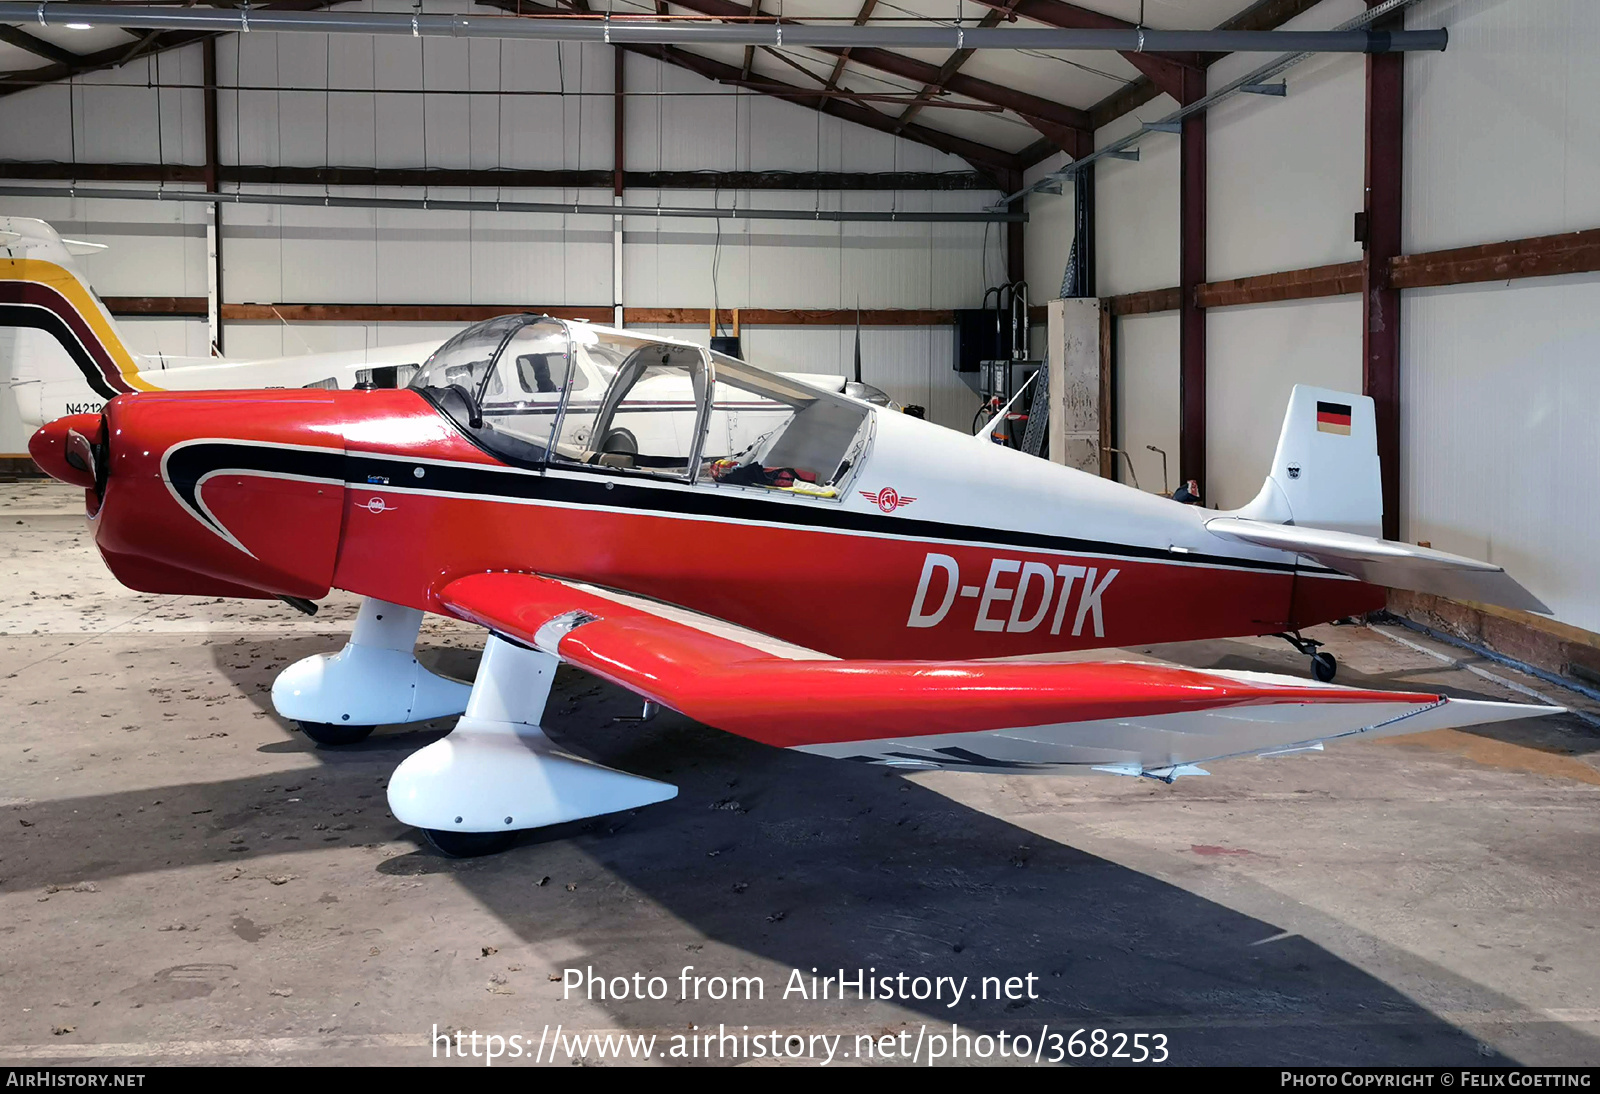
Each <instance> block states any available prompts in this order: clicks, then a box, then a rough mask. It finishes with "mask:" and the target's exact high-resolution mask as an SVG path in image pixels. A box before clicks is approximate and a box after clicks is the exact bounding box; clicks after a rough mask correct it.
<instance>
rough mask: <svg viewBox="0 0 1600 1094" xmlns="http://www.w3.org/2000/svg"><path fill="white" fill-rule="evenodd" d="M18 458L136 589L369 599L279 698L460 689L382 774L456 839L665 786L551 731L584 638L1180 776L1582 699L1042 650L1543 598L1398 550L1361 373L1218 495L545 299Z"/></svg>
mask: <svg viewBox="0 0 1600 1094" xmlns="http://www.w3.org/2000/svg"><path fill="white" fill-rule="evenodd" d="M596 378H603V383H600V382H598V381H597V380H596ZM684 390H688V391H692V392H693V393H694V397H693V400H692V401H690V402H688V403H687V404H686V402H685V400H684V399H683V398H682V397H681V395H680V394H678V393H680V392H682V391H684ZM30 451H31V453H32V454H33V457H34V459H35V460H37V461H38V463H39V464H40V466H41V467H43V468H44V469H45V470H47V471H48V472H49V473H50V474H52V475H54V476H55V477H56V478H58V479H62V480H64V481H66V482H70V483H75V484H78V485H80V486H82V487H83V488H84V489H85V491H86V497H87V505H88V511H89V519H90V524H91V527H92V528H93V531H94V536H95V541H96V543H97V545H98V547H99V549H100V552H101V554H102V556H103V557H104V558H105V560H106V563H107V564H108V565H109V566H110V568H111V570H112V572H113V573H114V574H115V575H116V576H117V578H118V579H119V580H121V581H122V582H123V583H124V584H126V585H128V586H130V587H132V588H134V589H137V590H140V591H144V592H153V593H183V594H195V595H202V596H239V597H258V598H266V597H279V598H282V599H284V600H286V601H288V602H290V603H293V604H295V605H297V606H299V607H302V608H303V609H311V608H312V607H313V606H312V604H311V602H312V601H315V600H316V599H317V598H319V597H322V596H324V595H326V594H327V593H328V591H329V590H330V589H332V588H340V589H345V590H349V591H352V592H355V593H358V594H360V595H362V596H363V597H365V600H364V601H363V603H362V605H361V609H360V614H359V617H358V621H357V623H356V626H355V629H354V632H353V634H352V635H351V638H350V641H349V643H348V644H347V645H346V646H345V647H344V649H343V650H342V651H341V652H340V653H338V654H336V655H333V656H322V655H319V656H314V657H310V658H307V659H306V660H303V661H301V662H299V663H297V664H295V665H292V666H290V667H289V668H288V669H286V670H284V672H283V673H282V675H281V676H280V677H279V678H278V680H277V681H276V683H275V684H274V687H273V692H272V694H273V701H274V703H275V705H276V707H277V710H278V712H279V713H280V714H281V715H283V716H284V717H286V718H289V719H292V720H294V721H297V722H299V723H300V724H301V726H302V727H303V728H304V729H305V731H306V732H307V733H308V735H310V736H311V737H312V738H313V739H315V740H317V741H318V742H319V743H323V744H336V743H340V742H350V741H355V740H359V739H360V738H361V737H363V736H365V735H366V733H368V732H369V731H370V729H371V727H372V726H374V725H381V724H390V723H402V722H408V721H419V720H426V719H432V718H439V717H443V716H448V715H453V714H460V715H461V718H460V720H459V721H458V722H457V723H456V726H455V729H454V730H453V732H451V733H450V734H449V735H448V736H446V737H444V738H443V739H441V740H439V741H437V742H435V743H433V744H430V745H428V746H427V747H425V748H423V749H421V750H420V751H418V752H417V753H415V754H413V755H412V756H410V757H408V758H407V759H406V760H405V761H404V762H403V763H402V764H401V765H400V767H399V769H398V770H397V771H396V772H395V774H394V777H393V778H392V779H391V781H390V784H389V801H390V805H391V808H392V809H393V811H394V813H395V815H396V816H397V817H398V818H400V819H401V820H403V821H405V822H407V823H410V824H414V825H416V826H417V827H419V828H422V829H424V830H425V831H426V832H427V833H428V835H429V837H430V838H431V839H432V840H433V841H434V843H435V844H436V845H437V846H438V847H439V848H440V849H441V850H443V851H445V852H446V853H452V854H473V853H482V852H485V851H489V850H494V849H497V848H499V847H502V846H505V845H506V844H507V843H508V842H509V841H510V839H511V838H513V837H514V835H515V833H516V832H517V831H519V830H522V829H528V828H534V827H538V826H542V825H548V824H554V823H557V822H561V821H566V820H573V819H577V818H581V817H588V816H594V815H598V814H602V813H608V812H612V811H616V810H621V809H631V808H636V807H639V806H642V805H645V804H649V803H652V802H656V801H661V800H664V799H667V798H670V797H672V796H673V795H674V794H675V793H676V789H675V788H674V787H672V786H670V785H667V784H665V783H661V782H657V781H654V780H651V779H646V778H641V777H638V776H635V775H631V774H627V773H624V772H620V771H615V770H612V769H609V768H606V767H603V766H600V765H598V764H595V763H591V762H589V761H586V760H583V759H580V758H578V757H576V756H573V755H571V754H570V753H568V752H566V751H564V750H562V749H561V748H559V747H558V746H556V745H555V744H553V743H552V742H551V741H550V740H549V738H547V737H546V735H545V733H544V732H543V730H542V729H541V726H540V723H541V719H542V718H543V716H544V712H545V705H546V700H547V698H548V695H549V692H550V685H551V682H552V679H553V677H554V673H555V669H556V665H557V664H558V662H560V661H566V662H568V663H570V664H572V665H575V666H577V667H579V668H581V669H584V670H585V671H588V672H591V673H593V674H595V675H597V676H600V677H602V678H604V679H606V680H609V681H611V682H613V683H615V684H619V685H621V686H623V687H626V688H629V689H632V690H633V691H635V692H637V693H638V694H639V695H640V696H642V697H643V698H644V700H645V701H646V709H647V711H648V710H649V709H650V708H651V707H653V706H655V705H662V706H667V707H671V708H673V709H674V710H677V711H680V712H682V713H683V714H685V715H687V716H689V717H692V718H695V719H698V720H699V721H701V722H704V723H706V724H708V725H711V726H714V727H717V728H720V729H724V730H727V731H730V732H733V733H737V734H741V735H743V736H747V737H750V738H753V739H755V740H758V741H762V742H765V743H767V744H771V745H775V746H780V747H786V748H796V749H801V750H803V751H807V752H811V753H816V754H820V755H824V756H831V757H837V758H839V759H843V760H853V761H858V762H865V763H871V764H880V765H885V766H888V767H892V768H899V769H901V770H905V771H919V770H928V769H934V768H959V769H963V770H973V771H988V772H1005V773H1021V772H1057V773H1058V772H1089V771H1097V772H1105V773H1111V774H1118V775H1133V776H1148V777H1152V778H1156V779H1160V780H1164V781H1168V782H1170V781H1172V780H1173V779H1175V778H1178V777H1180V776H1183V775H1191V774H1193V775H1199V774H1204V773H1205V770H1204V768H1203V767H1202V766H1201V765H1203V764H1206V763H1208V762H1211V761H1214V760H1222V759H1227V758H1230V757H1235V756H1259V755H1280V754H1284V753H1290V752H1298V751H1303V750H1315V749H1320V748H1321V747H1322V742H1324V741H1327V740H1333V739H1338V738H1344V737H1360V736H1366V737H1375V736H1383V735H1389V734H1399V733H1412V732H1417V731H1420V730H1426V729H1435V728H1440V727H1445V726H1461V725H1469V724H1474V723H1481V722H1492V721H1498V720H1503V719H1512V718H1521V717H1527V716H1530V715H1538V714H1544V713H1550V712H1552V711H1554V710H1557V709H1559V708H1552V707H1539V706H1526V705H1514V704H1508V703H1489V702H1477V701H1460V700H1452V699H1447V698H1446V697H1444V696H1442V695H1436V694H1432V693H1421V692H1401V691H1394V692H1391V691H1373V690H1366V689H1353V688H1343V687H1336V686H1334V685H1332V684H1330V683H1326V682H1310V681H1304V680H1300V679H1296V678H1292V677H1284V676H1275V675H1267V674H1260V673H1246V672H1222V671H1197V670H1193V669H1186V668H1177V667H1172V666H1168V665H1158V664H1140V663H1130V662H1123V661H1080V662H1063V661H1052V660H1042V659H1038V658H1039V657H1040V655H1045V654H1055V653H1060V652H1063V651H1071V650H1083V649H1090V648H1096V647H1118V646H1129V645H1134V644H1140V643H1154V642H1170V641H1175V640H1180V639H1198V638H1212V637H1223V636H1231V635H1260V634H1275V633H1282V634H1284V635H1285V636H1286V637H1289V638H1290V640H1291V641H1294V642H1296V643H1297V645H1298V646H1299V647H1300V648H1301V649H1302V650H1303V651H1304V652H1307V653H1313V652H1314V651H1315V646H1314V644H1312V643H1309V642H1305V641H1304V640H1301V639H1299V638H1298V631H1299V629H1300V628H1302V627H1306V626H1309V625H1311V624H1314V623H1320V622H1324V621H1327V620H1332V619H1337V618H1340V617H1343V616H1348V615H1354V614H1359V613H1362V612H1365V611H1368V610H1371V609H1375V608H1378V607H1380V606H1381V605H1382V604H1383V603H1384V593H1383V590H1382V589H1381V588H1379V586H1380V585H1394V586H1401V587H1405V588H1412V589H1421V590H1426V591H1430V592H1436V593H1442V594H1446V595H1455V596H1461V597H1466V598H1470V599H1472V600H1477V601H1491V602H1497V603H1501V604H1509V605H1513V606H1516V607H1522V608H1530V609H1533V610H1544V606H1543V605H1542V604H1540V603H1539V602H1538V601H1537V600H1536V599H1534V598H1533V597H1532V596H1531V595H1529V594H1528V593H1527V592H1526V591H1525V590H1524V589H1523V588H1522V587H1521V586H1520V585H1518V584H1517V583H1516V582H1515V581H1513V580H1512V579H1511V578H1510V577H1509V576H1507V575H1506V574H1505V573H1504V571H1502V570H1501V569H1500V568H1498V567H1495V566H1492V565H1488V564H1485V563H1481V562H1476V561H1473V560H1470V559H1466V558H1461V557H1458V556H1454V555H1448V554H1444V553H1442V552H1439V551H1433V550H1429V549H1426V548H1421V547H1415V546H1411V545H1409V544H1403V543H1395V542H1388V541H1384V540H1381V539H1379V538H1377V535H1378V530H1379V515H1380V512H1381V500H1380V494H1379V483H1378V461H1377V454H1376V434H1375V429H1374V424H1373V410H1372V403H1371V401H1370V400H1368V399H1365V398H1363V397H1360V396H1355V395H1346V394H1341V393H1338V392H1332V391H1323V390H1318V389H1313V388H1308V387H1298V388H1296V389H1295V391H1294V394H1293V396H1292V398H1291V400H1290V405H1289V410H1288V415H1287V417H1286V418H1285V421H1284V425H1283V432H1282V436H1281V438H1280V440H1279V443H1278V449H1277V453H1276V455H1275V456H1274V457H1273V463H1272V468H1271V473H1270V475H1269V476H1268V478H1267V480H1266V483H1265V484H1264V485H1263V487H1262V489H1261V493H1260V494H1259V496H1258V497H1257V498H1256V499H1255V500H1254V501H1252V502H1251V503H1250V504H1249V505H1248V506H1246V507H1244V508H1243V509H1240V510H1237V511H1234V512H1228V513H1218V512H1216V511H1213V510H1205V509H1202V508H1199V507H1197V506H1189V505H1182V504H1179V503H1177V502H1174V501H1169V500H1166V499H1163V498H1160V497H1156V496H1152V495H1149V494H1145V493H1141V492H1139V491H1137V490H1134V489H1131V488H1128V487H1124V486H1121V485H1119V484H1117V483H1114V482H1110V481H1107V480H1104V479H1100V478H1096V477H1093V476H1090V475H1087V474H1083V473H1081V472H1077V471H1073V470H1069V469H1067V468H1064V467H1060V466H1057V465H1054V464H1051V463H1048V462H1046V461H1043V460H1039V459H1036V458H1034V457H1031V456H1026V455H1023V454H1021V453H1019V452H1015V451H1012V450H1008V449H1003V448H999V447H996V446H994V445H992V444H988V443H986V442H985V440H983V439H973V438H969V437H965V436H963V435H961V434H959V433H955V432H952V431H950V430H946V429H942V428H940V427H938V426H936V425H931V424H929V423H927V422H923V421H919V420H916V419H913V418H910V417H907V416H905V415H903V414H897V413H894V412H892V411H888V410H886V409H884V408H882V407H878V406H873V405H870V404H868V403H867V402H864V401H861V400H857V399H852V398H849V397H847V396H844V395H841V394H838V393H835V392H832V391H827V390H823V389H822V388H819V387H816V386H812V385H810V384H808V383H806V382H804V381H803V380H801V379H797V378H794V377H790V376H783V375H779V374H776V373H771V372H767V371H764V370H762V369H759V368H756V367H754V366H752V365H749V364H747V363H745V362H743V361H738V360H735V359H733V358H730V357H726V356H723V355H720V354H717V353H713V352H708V351H706V350H704V349H702V348H701V347H699V346H696V345H693V344H690V343H686V342H679V341H674V340H670V339H664V338H657V337H645V336H640V335H635V334H630V333H627V332H624V331H620V330H611V329H606V328H602V327H595V326H589V325H587V324H579V323H566V322H561V321H558V320H554V319H550V318H547V317H540V316H533V315H517V316H506V317H502V318H500V319H495V320H490V321H488V322H485V323H482V324H479V325H477V326H474V327H470V328H468V329H467V330H465V331H463V332H462V333H461V334H459V335H458V336H456V337H455V338H453V339H451V340H450V341H449V342H447V343H445V345H443V346H442V347H440V348H439V350H438V351H437V352H436V353H434V354H433V355H432V356H431V357H430V358H429V359H428V360H427V361H426V362H425V363H424V364H423V366H422V368H421V370H420V371H419V372H418V373H417V375H416V377H415V378H414V380H413V381H412V383H411V385H410V387H409V388H408V389H401V390H370V391H329V390H320V389H304V390H287V391H257V392H247V393H240V392H227V393H223V392H210V393H206V392H193V393H182V394H179V393H166V394H163V393H141V394H132V395H122V396H119V397H117V398H115V399H112V400H111V401H110V402H109V403H107V405H106V407H105V409H104V411H103V413H99V414H80V415H74V416H69V417H65V418H62V419H60V420H58V421H55V422H52V423H50V424H49V425H46V426H44V427H43V428H42V429H40V430H39V431H38V433H37V434H36V435H35V436H34V438H33V440H32V442H31V444H30ZM424 612H436V613H439V614H443V615H449V616H453V617H456V618H459V619H465V620H469V621H471V622H474V623H477V624H480V625H482V626H483V627H484V628H486V629H487V630H488V631H489V637H488V642H487V647H486V649H485V651H484V656H483V659H482V662H481V664H480V667H479V670H478V674H477V678H476V681H475V683H474V684H473V685H472V686H471V687H470V688H469V687H468V686H466V685H464V684H460V683H457V682H455V681H451V680H446V679H444V678H441V677H439V676H436V675H434V674H433V673H431V672H429V671H428V670H426V669H424V668H423V667H422V666H421V665H420V664H419V663H418V662H417V660H416V659H415V657H414V656H413V653H412V650H413V645H414V643H415V641H416V636H417V631H418V627H419V624H420V622H421V619H422V616H423V613H424ZM999 658H1008V659H1010V660H996V659H999ZM1333 667H1334V666H1333V662H1332V659H1331V658H1329V657H1327V656H1326V655H1325V654H1323V655H1319V656H1318V659H1317V661H1316V662H1315V664H1314V668H1316V669H1317V674H1318V675H1319V676H1320V677H1322V678H1323V679H1324V680H1325V679H1326V678H1327V677H1331V675H1332V670H1333Z"/></svg>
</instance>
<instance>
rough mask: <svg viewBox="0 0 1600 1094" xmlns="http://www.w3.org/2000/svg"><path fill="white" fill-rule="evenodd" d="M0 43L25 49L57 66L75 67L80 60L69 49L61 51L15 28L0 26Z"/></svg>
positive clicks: (51, 44) (41, 39)
mask: <svg viewBox="0 0 1600 1094" xmlns="http://www.w3.org/2000/svg"><path fill="white" fill-rule="evenodd" d="M0 42H4V43H5V44H6V45H8V46H16V47H17V48H18V49H25V50H27V51H28V52H29V53H31V54H33V55H34V56H35V57H43V58H44V59H45V60H47V61H54V62H55V63H56V64H58V65H75V64H77V63H78V62H79V61H80V60H82V58H80V57H79V56H78V55H77V54H76V53H73V52H72V51H71V50H70V49H62V48H61V47H60V46H58V45H56V44H55V43H54V42H47V41H45V40H44V39H43V38H35V37H34V36H33V35H31V34H29V33H28V32H27V31H25V30H19V29H18V28H16V27H7V26H0Z"/></svg>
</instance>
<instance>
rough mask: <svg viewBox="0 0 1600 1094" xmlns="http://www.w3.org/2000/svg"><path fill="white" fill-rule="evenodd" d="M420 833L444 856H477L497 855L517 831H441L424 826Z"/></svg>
mask: <svg viewBox="0 0 1600 1094" xmlns="http://www.w3.org/2000/svg"><path fill="white" fill-rule="evenodd" d="M422 834H423V835H424V836H425V837H427V840H428V843H429V844H431V845H432V847H433V849H434V850H435V851H438V852H439V853H440V854H441V855H443V856H445V857H446V858H478V857H479V856H481V855H497V854H499V853H500V852H501V851H504V850H506V849H507V848H509V847H510V846H511V845H512V844H513V843H515V842H516V841H517V835H518V833H517V832H516V831H515V830H512V831H510V832H441V831H440V830H438V829H437V828H424V829H422Z"/></svg>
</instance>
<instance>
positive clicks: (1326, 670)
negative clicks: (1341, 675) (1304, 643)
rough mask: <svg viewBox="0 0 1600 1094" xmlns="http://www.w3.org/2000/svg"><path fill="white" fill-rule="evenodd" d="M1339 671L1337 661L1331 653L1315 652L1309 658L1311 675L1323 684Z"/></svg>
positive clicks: (1328, 681) (1329, 681) (1330, 680)
mask: <svg viewBox="0 0 1600 1094" xmlns="http://www.w3.org/2000/svg"><path fill="white" fill-rule="evenodd" d="M1338 671H1339V662H1338V661H1335V660H1334V658H1333V654H1331V653H1319V654H1315V655H1313V656H1312V658H1311V675H1312V676H1315V677H1316V678H1317V679H1318V680H1320V681H1322V682H1323V683H1324V684H1327V683H1331V682H1332V680H1333V677H1334V675H1335V674H1336V673H1337V672H1338Z"/></svg>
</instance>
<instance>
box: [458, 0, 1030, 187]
mask: <svg viewBox="0 0 1600 1094" xmlns="http://www.w3.org/2000/svg"><path fill="white" fill-rule="evenodd" d="M476 2H477V3H479V4H482V5H484V6H485V7H492V8H499V9H500V10H502V11H507V12H511V13H513V14H528V15H549V14H553V13H554V12H555V11H556V9H555V8H550V7H546V6H545V5H543V4H540V3H536V2H534V0H476ZM713 2H714V3H716V5H717V10H716V11H708V12H702V14H706V15H712V16H714V17H726V18H730V19H748V18H749V17H750V16H749V12H748V11H747V10H746V9H745V8H744V7H743V6H741V5H739V4H736V3H731V2H729V0H692V2H691V3H689V4H685V5H684V6H686V7H691V8H694V6H695V5H696V4H707V5H709V4H711V3H713ZM695 10H698V9H695ZM869 14H870V13H869ZM617 48H619V49H626V50H628V51H629V52H630V53H637V54H639V55H640V56H643V57H651V58H654V59H655V60H657V61H662V62H665V63H666V64H669V65H676V66H677V67H679V68H684V69H688V70H689V71H690V72H693V73H696V74H697V75H700V76H703V77H705V78H706V79H708V80H712V81H715V82H716V83H720V84H727V85H729V86H730V87H743V88H747V89H749V90H751V91H760V92H763V93H764V94H767V95H771V96H773V97H775V98H779V99H784V100H786V101H788V102H792V103H797V104H798V105H800V106H805V107H809V108H810V109H812V110H816V111H819V112H820V113H823V114H829V115H832V116H833V117H836V118H840V119H842V120H844V121H849V122H855V123H856V124H858V125H864V126H866V127H868V128H869V129H876V130H878V131H879V132H882V133H888V134H889V135H891V136H900V137H904V138H905V139H906V140H909V141H915V142H916V143H918V144H925V145H927V146H928V147H930V148H933V149H936V150H938V151H940V152H945V153H947V154H949V155H952V156H959V157H961V158H962V159H964V160H966V161H967V162H968V163H970V164H972V165H973V166H974V167H976V168H977V169H978V170H979V171H980V172H983V173H985V174H988V175H993V174H994V173H996V172H998V171H1006V170H1012V169H1014V168H1015V166H1016V157H1015V156H1013V155H1012V154H1011V153H1010V152H1007V151H1005V150H1004V149H1000V148H992V147H990V146H989V145H986V144H980V143H979V142H977V141H971V140H967V139H965V138H963V137H957V136H954V135H952V134H949V133H943V132H941V131H939V130H937V129H929V128H927V127H926V126H920V125H908V126H906V127H905V129H904V130H902V131H900V132H896V130H895V123H894V119H892V118H890V117H889V116H888V115H887V114H884V113H883V112H881V111H878V110H874V109H873V108H871V107H869V106H865V105H863V104H862V103H860V102H851V101H849V100H845V99H839V98H835V97H833V96H831V95H828V94H826V92H827V91H831V90H833V89H831V88H824V89H823V92H824V93H821V94H819V93H818V92H815V91H811V90H810V89H808V88H803V87H799V86H797V85H795V84H790V83H785V82H784V81H782V80H778V79H774V78H772V77H770V76H762V75H760V74H759V73H752V74H751V75H750V76H749V77H746V76H745V75H744V74H743V72H742V71H741V69H740V66H738V65H730V64H724V63H723V62H721V61H718V60H716V59H715V58H712V57H707V56H704V55H703V54H699V53H690V52H688V51H687V50H683V49H680V48H678V47H677V46H655V45H633V46H619V47H617ZM891 56H892V55H891ZM909 59H910V58H907V60H909ZM928 67H929V68H932V66H931V65H930V66H928ZM808 75H810V74H809V73H808ZM812 79H817V77H816V76H812Z"/></svg>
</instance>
